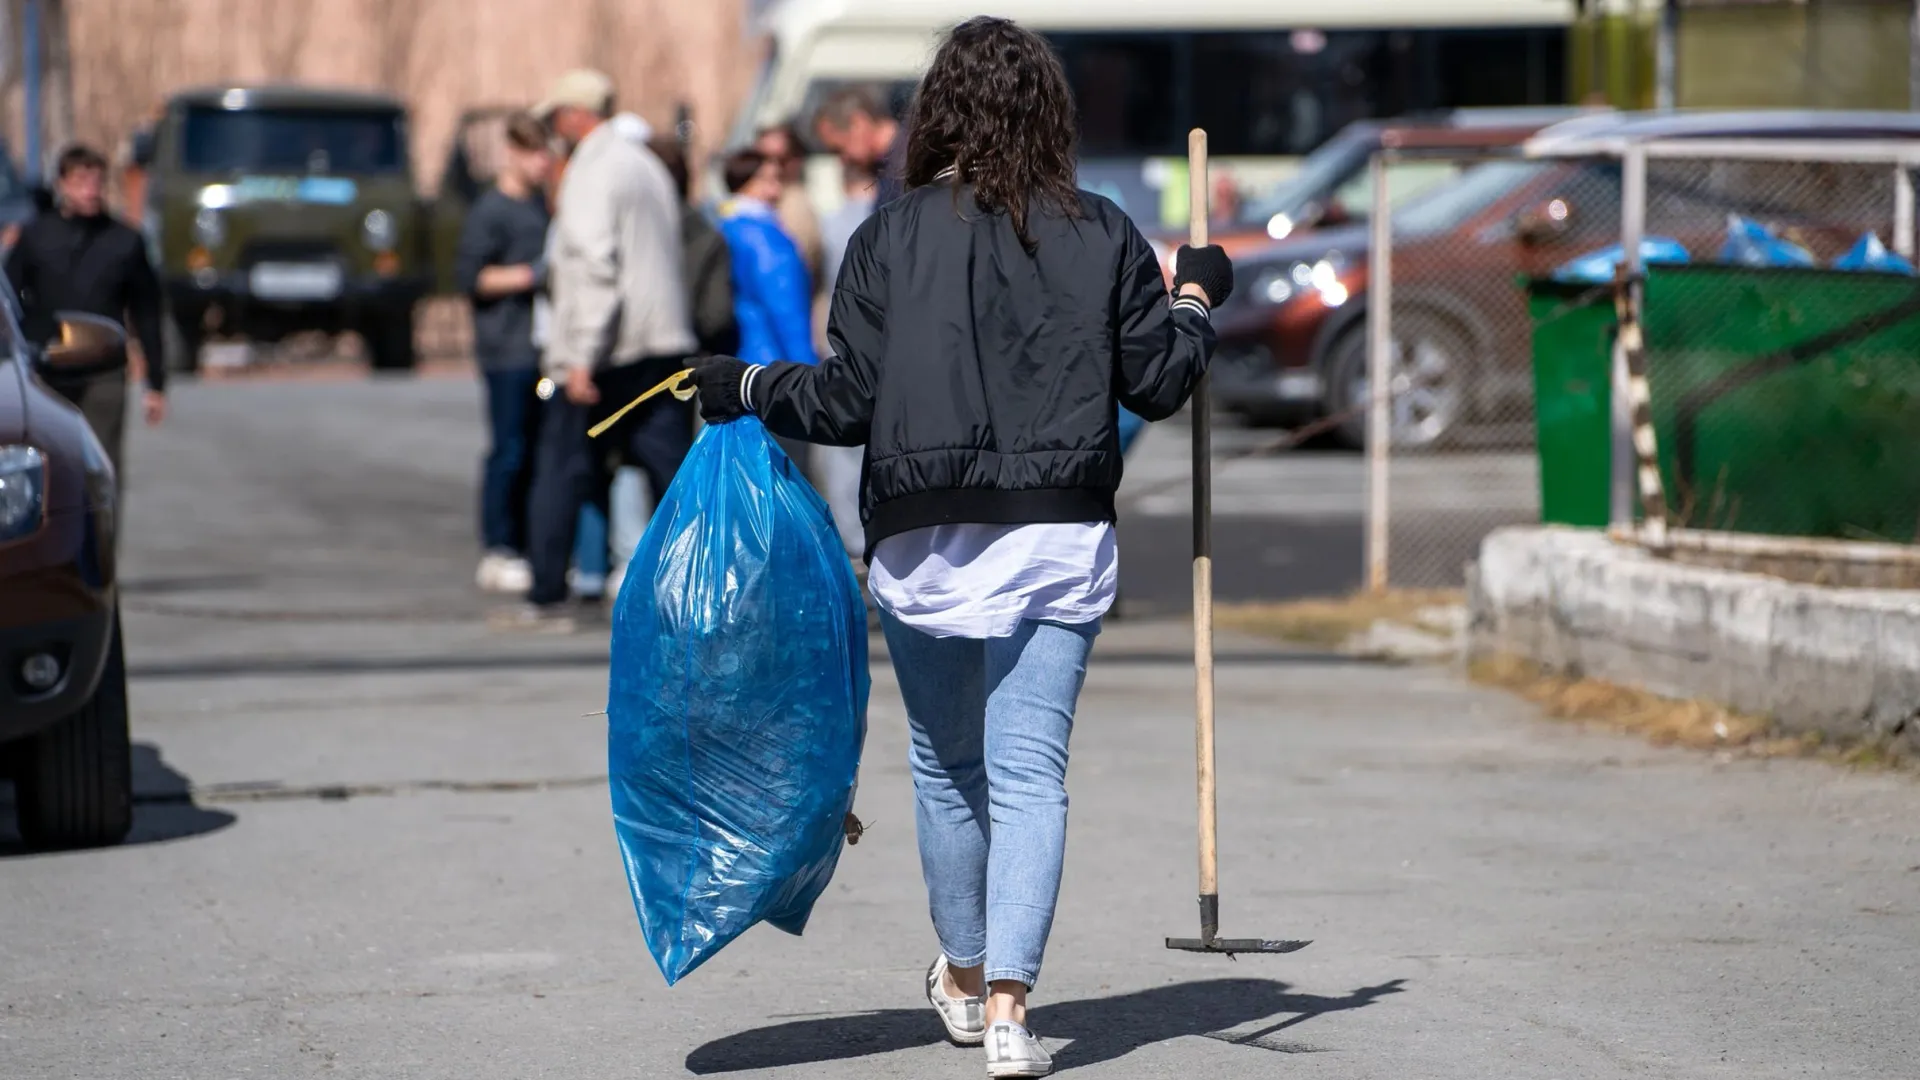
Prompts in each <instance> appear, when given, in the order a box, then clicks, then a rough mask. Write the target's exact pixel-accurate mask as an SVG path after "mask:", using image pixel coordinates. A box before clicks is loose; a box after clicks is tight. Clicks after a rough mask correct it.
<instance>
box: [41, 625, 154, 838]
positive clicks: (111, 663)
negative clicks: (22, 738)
mask: <svg viewBox="0 0 1920 1080" xmlns="http://www.w3.org/2000/svg"><path fill="white" fill-rule="evenodd" d="M17 764H18V769H17V772H16V775H15V783H14V793H15V796H16V798H17V801H18V803H19V813H20V836H21V839H23V840H25V841H26V843H27V846H28V847H29V848H32V849H34V850H37V851H53V850H60V849H64V848H83V847H105V846H107V845H110V844H117V843H119V842H120V841H122V840H124V839H126V836H127V831H128V830H129V829H131V828H132V827H133V741H132V738H131V736H130V735H129V734H128V731H127V665H126V659H125V656H124V655H123V654H122V652H121V649H120V618H119V613H118V612H115V614H114V626H113V640H112V642H111V644H109V646H108V651H107V664H106V668H105V670H103V671H102V672H101V673H100V686H99V687H98V688H97V689H96V690H94V692H93V700H91V701H89V702H87V704H86V705H85V706H83V707H82V708H81V709H80V711H79V712H76V713H74V714H73V715H72V716H69V717H67V718H66V719H64V720H62V721H60V722H59V723H57V724H55V725H53V726H52V727H50V728H48V729H47V730H45V731H43V732H41V733H40V734H38V735H36V736H34V737H33V739H32V740H31V741H30V742H29V743H28V744H27V745H26V746H25V747H24V748H23V752H22V754H21V755H20V758H19V760H18V763H17Z"/></svg>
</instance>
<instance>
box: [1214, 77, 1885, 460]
mask: <svg viewBox="0 0 1920 1080" xmlns="http://www.w3.org/2000/svg"><path fill="white" fill-rule="evenodd" d="M1822 119H1825V120H1828V121H1831V124H1830V126H1822V125H1821V122H1820V121H1821V120H1822ZM1564 128H1571V129H1573V134H1574V135H1575V136H1577V137H1578V138H1579V139H1580V140H1582V141H1580V142H1578V143H1575V142H1572V141H1569V139H1570V136H1569V135H1568V134H1567V133H1566V132H1565V131H1564V130H1562V129H1564ZM1863 136H1872V137H1880V138H1909V139H1910V138H1920V118H1916V117H1914V116H1912V115H1910V114H1905V113H1879V114H1862V113H1829V114H1818V113H1812V114H1808V113H1799V114H1768V113H1762V114H1742V113H1721V114H1679V115H1668V116H1664V117H1653V116H1647V115H1642V114H1612V115H1609V116H1596V117H1583V118H1580V119H1576V120H1572V121H1568V122H1567V123H1566V124H1564V125H1558V126H1556V127H1554V128H1548V129H1545V130H1543V131H1542V132H1541V133H1540V134H1539V135H1538V136H1536V137H1535V138H1534V140H1531V141H1529V142H1528V143H1527V144H1526V146H1528V147H1533V146H1536V145H1539V146H1544V147H1547V148H1549V149H1550V150H1551V151H1552V152H1553V153H1556V154H1559V153H1566V154H1568V155H1569V156H1568V157H1564V158H1562V157H1550V158H1536V157H1514V158H1508V159H1501V160H1491V161H1485V162H1482V163H1481V164H1478V165H1475V166H1473V167H1471V168H1469V169H1467V170H1466V171H1465V172H1463V173H1461V174H1460V175H1459V176H1458V177H1457V178H1455V179H1453V180H1451V181H1448V182H1446V183H1444V184H1441V185H1438V186H1435V187H1432V188H1429V189H1428V190H1427V191H1425V192H1423V193H1422V194H1421V195H1420V196H1418V197H1417V198H1415V199H1414V200H1412V201H1411V202H1408V203H1407V204H1405V205H1404V206H1402V207H1400V208H1399V209H1398V210H1396V211H1395V212H1394V217H1393V236H1394V252H1393V274H1394V310H1393V332H1394V344H1395V361H1394V362H1395V365H1396V368H1395V375H1396V381H1397V382H1398V386H1399V389H1398V390H1397V392H1396V396H1395V403H1394V409H1393V410H1392V415H1393V425H1394V428H1393V435H1392V437H1393V440H1394V442H1395V444H1396V445H1400V446H1406V447H1428V446H1439V445H1444V444H1446V443H1449V442H1454V441H1458V440H1459V439H1460V438H1462V437H1463V436H1465V435H1466V434H1467V433H1469V432H1473V431H1476V430H1485V429H1486V426H1487V425H1488V423H1489V422H1490V420H1491V418H1493V417H1500V416H1509V417H1510V416H1514V415H1519V414H1524V413H1525V411H1526V410H1525V403H1526V402H1527V401H1529V400H1530V394H1531V385H1532V384H1531V370H1530V366H1529V342H1530V337H1529V335H1530V323H1529V320H1528V316H1527V313H1526V306H1525V296H1524V293H1523V291H1522V290H1521V289H1520V288H1519V287H1518V284H1517V282H1518V281H1519V279H1522V278H1526V277H1534V276H1546V275H1549V274H1551V273H1553V272H1554V271H1555V270H1556V269H1558V268H1560V267H1561V266H1563V265H1565V264H1566V263H1568V262H1569V261H1571V260H1573V259H1575V258H1578V257H1580V256H1582V255H1586V254H1589V253H1592V252H1594V251H1596V250H1598V249H1601V248H1604V247H1607V246H1608V245H1611V244H1617V243H1618V242H1619V240H1620V204H1621V176H1620V167H1619V165H1618V163H1617V161H1615V160H1609V159H1606V158H1603V157H1597V156H1589V155H1599V154H1601V153H1602V152H1603V151H1605V150H1606V149H1607V148H1608V147H1609V146H1612V145H1616V143H1617V140H1620V139H1652V138H1706V137H1715V138H1735V137H1742V138H1795V139H1808V138H1843V137H1844V138H1857V137H1863ZM1394 137H1395V138H1396V139H1400V140H1401V141H1402V142H1403V143H1404V144H1407V145H1419V144H1420V143H1421V141H1422V136H1420V135H1418V134H1414V133H1409V134H1405V135H1396V136H1394ZM1608 140H1615V142H1609V141H1608ZM1769 168H1770V169H1774V170H1778V169H1779V168H1781V166H1778V165H1771V166H1762V167H1757V168H1756V169H1750V168H1747V167H1740V168H1732V167H1725V166H1723V167H1720V168H1718V169H1716V170H1715V171H1714V173H1713V176H1712V181H1711V182H1710V183H1705V182H1703V183H1693V182H1690V180H1691V179H1694V178H1689V180H1681V179H1678V178H1676V176H1675V175H1674V174H1670V173H1663V172H1661V171H1657V170H1656V171H1654V172H1653V173H1651V174H1650V177H1649V185H1648V200H1649V202H1648V206H1649V211H1648V212H1649V218H1650V221H1652V222H1654V223H1656V225H1657V226H1658V227H1657V228H1656V229H1655V230H1654V231H1658V232H1660V233H1663V234H1665V235H1667V236H1669V237H1671V238H1673V239H1676V240H1678V241H1679V242H1680V243H1681V244H1682V245H1683V246H1685V247H1686V248H1687V249H1689V250H1690V251H1692V252H1695V253H1696V254H1709V253H1711V252H1713V251H1716V250H1717V249H1718V247H1719V245H1720V243H1721V241H1722V240H1723V238H1724V231H1725V228H1726V223H1727V218H1728V214H1729V213H1735V212H1737V213H1743V214H1752V215H1757V216H1760V217H1762V218H1765V219H1766V220H1768V221H1770V222H1772V223H1774V224H1776V225H1782V226H1785V227H1787V228H1788V229H1790V230H1791V231H1793V232H1794V233H1795V234H1796V235H1797V236H1799V237H1800V238H1801V239H1802V241H1803V242H1805V243H1807V244H1809V245H1810V246H1812V247H1814V248H1816V249H1818V252H1819V253H1820V254H1822V256H1823V257H1831V256H1832V255H1834V254H1838V253H1839V252H1840V251H1844V250H1846V248H1847V247H1848V246H1849V245H1851V244H1852V243H1853V242H1855V241H1856V240H1857V239H1858V238H1859V236H1860V234H1861V232H1862V230H1871V229H1874V228H1884V227H1885V226H1887V225H1888V224H1890V223H1891V214H1892V206H1891V202H1889V203H1888V205H1887V206H1886V208H1885V209H1886V216H1884V217H1882V218H1878V219H1869V218H1867V217H1864V216H1862V213H1861V209H1860V208H1861V207H1862V206H1864V205H1866V203H1864V202H1862V201H1861V200H1859V199H1854V198H1844V197H1842V198H1836V197H1833V190H1832V187H1833V185H1836V184H1839V185H1844V184H1847V183H1850V182H1853V180H1854V178H1852V177H1847V176H1835V175H1829V176H1825V177H1823V178H1821V179H1820V181H1819V183H1818V184H1807V185H1803V186H1802V187H1801V188H1799V189H1797V190H1787V189H1781V188H1780V187H1779V185H1778V184H1777V183H1772V184H1771V185H1770V184H1769V182H1768V181H1767V179H1766V178H1767V176H1768V174H1767V173H1766V171H1765V170H1766V169H1769ZM1771 176H1772V177H1774V178H1777V176H1778V173H1777V172H1775V173H1773V174H1771ZM1884 186H1885V187H1887V188H1889V189H1890V188H1891V186H1892V185H1891V184H1890V183H1888V184H1886V185H1884ZM1368 232H1369V230H1367V229H1366V228H1363V227H1358V226H1354V227H1347V228H1343V229H1332V230H1322V231H1320V232H1318V233H1313V234H1309V235H1306V236H1302V237H1297V238H1290V239H1288V240H1285V241H1280V242H1277V243H1272V244H1269V245H1266V246H1264V247H1262V248H1259V249H1258V250H1256V251H1254V252H1252V253H1249V254H1246V255H1243V256H1242V257H1241V258H1240V259H1238V260H1236V275H1237V278H1236V284H1235V291H1234V296H1233V299H1232V300H1231V301H1230V302H1229V303H1228V304H1227V305H1224V306H1223V307H1222V309H1221V310H1220V311H1219V312H1218V313H1217V317H1216V327H1217V328H1218V330H1219V335H1220V346H1219V350H1218V352H1217V353H1216V354H1215V359H1214V372H1215V376H1214V387H1215V394H1216V397H1217V399H1218V400H1219V401H1220V403H1221V405H1222V406H1223V407H1224V408H1226V409H1229V410H1232V411H1237V412H1240V413H1242V414H1244V415H1247V416H1249V417H1250V418H1253V419H1255V420H1264V421H1275V422H1280V423H1299V422H1304V421H1307V420H1311V419H1313V418H1315V417H1319V416H1325V415H1331V414H1339V413H1351V414H1352V415H1349V416H1348V417H1347V418H1346V419H1345V420H1343V421H1342V422H1341V424H1340V425H1339V427H1338V428H1337V430H1336V435H1337V437H1338V438H1339V439H1340V440H1341V441H1342V442H1344V443H1347V444H1349V445H1353V446H1358V445H1360V444H1361V442H1362V441H1364V437H1365V431H1366V416H1365V412H1364V410H1358V409H1357V408H1356V407H1357V406H1358V405H1360V404H1361V403H1363V402H1365V401H1366V399H1367V378H1366V373H1367V362H1366V354H1367V340H1366V308H1367V303H1366V299H1367V288H1366V287H1367V278H1368V265H1367V250H1368V242H1369V235H1368Z"/></svg>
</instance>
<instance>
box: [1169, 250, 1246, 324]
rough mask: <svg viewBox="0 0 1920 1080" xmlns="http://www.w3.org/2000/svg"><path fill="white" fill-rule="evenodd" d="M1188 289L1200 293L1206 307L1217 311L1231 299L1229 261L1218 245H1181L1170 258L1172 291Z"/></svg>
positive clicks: (1231, 279)
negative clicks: (1186, 287) (1189, 286)
mask: <svg viewBox="0 0 1920 1080" xmlns="http://www.w3.org/2000/svg"><path fill="white" fill-rule="evenodd" d="M1188 285H1192V286H1194V287H1196V288H1198V289H1199V290H1200V294H1201V295H1200V299H1202V300H1204V301H1206V304H1207V307H1209V308H1217V307H1219V306H1220V305H1221V304H1224V303H1226V302H1227V298H1228V297H1230V296H1232V295H1233V260H1232V259H1229V258H1227V253H1226V251H1225V250H1223V249H1222V248H1221V247H1220V245H1218V244H1208V245H1207V246H1206V247H1201V248H1197V247H1191V246H1189V245H1187V244H1181V245H1180V250H1179V251H1177V252H1175V253H1174V256H1173V291H1174V292H1175V293H1179V292H1181V291H1183V289H1184V288H1185V286H1188Z"/></svg>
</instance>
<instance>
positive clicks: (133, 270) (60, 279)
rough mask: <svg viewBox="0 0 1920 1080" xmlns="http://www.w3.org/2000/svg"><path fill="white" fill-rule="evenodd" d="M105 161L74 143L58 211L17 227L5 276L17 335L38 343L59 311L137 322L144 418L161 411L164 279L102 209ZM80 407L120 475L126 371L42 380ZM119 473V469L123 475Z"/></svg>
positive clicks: (64, 155)
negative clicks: (16, 306) (15, 299)
mask: <svg viewBox="0 0 1920 1080" xmlns="http://www.w3.org/2000/svg"><path fill="white" fill-rule="evenodd" d="M106 185H107V159H106V158H105V157H104V156H102V155H101V153H100V152H99V151H98V150H95V149H93V148H92V147H88V146H79V145H75V146H70V147H68V148H67V149H66V150H64V151H62V152H61V154H60V160H59V164H58V165H57V166H56V180H55V195H56V202H55V205H54V208H53V209H52V210H49V211H45V212H43V213H41V214H40V215H39V216H38V217H35V218H34V219H33V220H32V221H29V222H28V223H27V224H26V226H25V227H24V228H23V229H21V230H20V238H19V239H18V240H16V241H15V242H14V245H13V249H12V250H11V251H9V252H8V253H7V278H8V280H10V281H12V282H13V287H14V290H15V291H16V292H18V293H19V294H20V303H21V307H22V315H23V318H22V320H21V322H22V325H21V332H22V333H23V334H24V335H25V336H26V338H27V340H28V341H31V342H36V343H44V342H48V341H51V340H53V339H54V338H55V337H57V336H59V332H60V327H59V323H58V320H57V319H56V318H55V313H56V312H61V311H82V312H86V313H88V314H90V315H99V316H102V317H104V318H108V319H112V320H114V321H116V322H119V323H122V324H124V325H129V326H131V327H132V328H133V336H134V337H135V338H136V339H137V340H138V341H139V342H140V352H141V355H142V357H144V359H145V361H146V378H147V389H146V393H145V395H144V396H143V397H142V399H141V412H142V413H143V414H144V415H145V416H146V421H147V423H148V424H150V425H152V424H158V423H160V422H161V421H163V420H165V419H166V416H167V397H166V394H167V365H166V361H165V359H164V356H165V354H164V353H163V352H162V351H161V338H160V280H159V278H158V277H157V276H156V275H155V274H154V272H153V264H152V263H150V262H148V261H147V246H146V241H145V240H144V239H143V238H142V237H141V235H140V233H139V232H137V231H136V230H134V229H133V228H132V227H131V226H128V225H126V224H124V223H123V222H121V221H119V220H117V219H115V218H114V217H113V216H112V215H111V214H109V213H108V212H107V204H106ZM47 381H48V383H49V384H51V385H52V386H53V387H54V389H56V390H58V391H59V392H60V393H61V394H63V395H65V397H66V398H67V400H69V401H71V402H73V403H74V404H75V405H77V406H79V408H80V411H81V412H82V413H84V414H86V417H87V423H88V424H89V425H90V426H92V428H93V433H94V434H95V435H96V436H98V437H99V439H100V443H101V445H102V446H104V447H105V448H106V451H107V457H108V458H109V459H110V460H111V461H112V462H113V468H114V471H115V472H116V473H121V461H122V458H121V444H122V443H123V442H124V440H125V434H126V414H127V371H126V369H125V368H121V367H116V368H114V369H113V370H111V371H103V372H99V373H98V374H92V375H83V376H80V377H78V378H61V377H59V376H57V375H55V376H53V377H50V378H48V380H47ZM121 475H122V476H123V477H124V473H121Z"/></svg>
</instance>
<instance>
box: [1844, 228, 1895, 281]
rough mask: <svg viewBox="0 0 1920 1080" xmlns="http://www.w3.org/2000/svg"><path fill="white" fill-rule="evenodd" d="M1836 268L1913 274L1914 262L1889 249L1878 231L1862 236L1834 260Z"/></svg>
mask: <svg viewBox="0 0 1920 1080" xmlns="http://www.w3.org/2000/svg"><path fill="white" fill-rule="evenodd" d="M1833 268H1834V269H1835V270H1877V271H1879V272H1881V273H1884V274H1906V275H1908V276H1912V274H1913V263H1911V262H1909V261H1908V260H1907V259H1906V258H1905V257H1904V256H1901V255H1897V254H1895V253H1893V252H1891V251H1888V250H1887V245H1885V244H1883V243H1881V242H1880V236H1879V234H1878V233H1868V234H1867V235H1865V236H1862V237H1861V238H1860V242H1859V243H1857V244H1855V245H1853V247H1852V248H1851V249H1849V250H1848V251H1847V253H1846V254H1845V255H1842V256H1840V257H1839V258H1838V259H1835V260H1834V262H1833Z"/></svg>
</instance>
